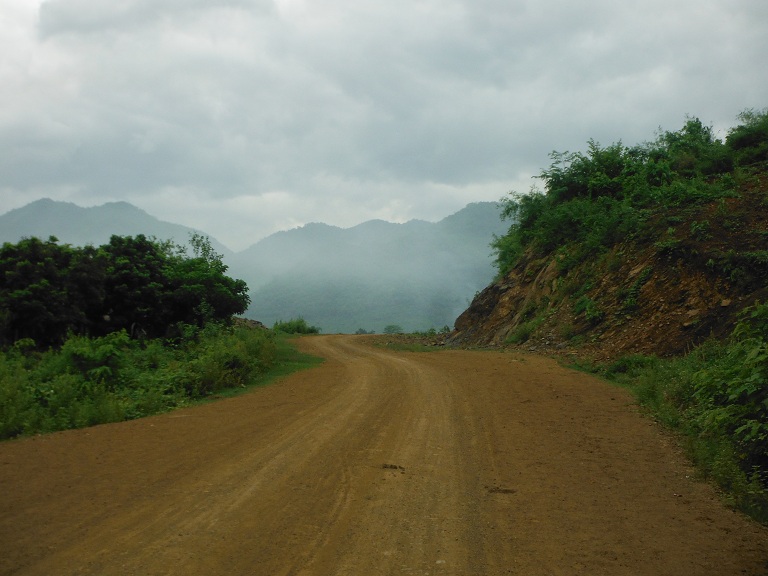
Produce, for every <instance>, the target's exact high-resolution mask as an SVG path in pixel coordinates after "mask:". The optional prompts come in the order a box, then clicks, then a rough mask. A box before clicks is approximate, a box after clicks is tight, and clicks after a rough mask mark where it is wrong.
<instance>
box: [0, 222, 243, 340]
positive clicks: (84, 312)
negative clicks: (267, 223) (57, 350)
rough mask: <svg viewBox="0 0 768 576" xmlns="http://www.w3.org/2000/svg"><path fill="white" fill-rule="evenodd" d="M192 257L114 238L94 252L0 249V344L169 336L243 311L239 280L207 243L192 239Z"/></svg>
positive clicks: (38, 246) (51, 246)
mask: <svg viewBox="0 0 768 576" xmlns="http://www.w3.org/2000/svg"><path fill="white" fill-rule="evenodd" d="M191 242H192V246H193V251H194V256H193V257H186V256H184V255H183V251H182V250H181V249H180V248H178V247H174V246H173V245H171V244H169V243H161V242H158V241H156V240H152V239H148V238H146V237H145V236H143V235H138V236H136V237H130V236H128V237H121V236H113V237H112V238H111V239H110V241H109V243H108V244H106V245H104V246H101V247H99V248H94V247H92V246H86V247H84V248H76V247H72V246H69V245H59V244H58V241H57V240H56V238H50V239H49V240H47V241H45V242H43V241H41V240H39V239H37V238H26V239H23V240H21V241H20V242H19V243H17V244H10V243H6V244H4V245H3V246H2V247H0V346H2V345H9V344H12V343H13V342H15V341H17V340H19V339H23V338H30V339H32V340H34V341H35V342H36V343H37V344H38V345H39V346H41V347H46V346H52V345H53V346H55V345H60V344H61V343H62V342H64V340H65V339H66V337H67V335H68V334H70V333H72V334H79V335H92V336H104V335H106V334H110V333H112V332H117V331H120V330H124V331H125V332H126V333H128V334H129V335H130V336H131V337H137V338H138V337H148V338H153V337H161V336H167V335H170V333H171V331H172V330H174V326H178V325H179V324H191V325H196V326H199V327H202V326H204V325H205V324H206V323H208V322H216V321H222V320H226V319H228V318H230V317H231V316H232V315H233V314H239V313H242V312H244V311H245V309H246V308H247V307H248V303H249V298H248V289H247V286H246V285H245V283H244V282H243V281H242V280H234V279H232V278H229V277H228V276H226V274H225V272H226V270H227V268H226V266H225V265H224V264H223V263H222V261H221V257H220V256H219V255H217V254H216V253H215V252H214V251H213V250H212V249H211V246H210V242H209V241H208V239H207V238H204V237H201V236H197V235H194V236H193V237H192V240H191Z"/></svg>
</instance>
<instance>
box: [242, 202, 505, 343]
mask: <svg viewBox="0 0 768 576" xmlns="http://www.w3.org/2000/svg"><path fill="white" fill-rule="evenodd" d="M505 231H506V225H505V224H504V223H503V222H502V221H501V219H500V218H499V211H498V207H497V205H496V204H495V203H493V202H483V203H476V204H470V205H469V206H467V207H465V208H464V209H462V210H461V211H459V212H457V213H456V214H453V215H451V216H448V217H447V218H445V219H443V220H441V221H439V222H436V223H432V222H425V221H422V220H412V221H410V222H406V223H404V224H394V223H390V222H384V221H381V220H371V221H368V222H364V223H362V224H359V225H358V226H354V227H352V228H347V229H342V228H337V227H334V226H328V225H326V224H318V223H313V224H308V225H306V226H303V227H301V228H297V229H294V230H289V231H285V232H278V233H276V234H273V235H272V236H269V237H267V238H265V239H264V240H262V241H260V242H259V243H257V244H255V245H254V246H252V247H250V248H248V249H246V250H244V251H243V252H240V253H237V254H235V255H233V257H232V258H231V259H230V260H228V262H229V263H230V272H231V273H232V275H233V276H235V277H238V278H243V279H244V280H245V281H246V282H247V283H248V285H249V287H251V289H252V292H251V307H250V309H249V311H248V313H247V315H248V316H249V317H251V318H255V319H257V320H260V321H262V322H264V323H266V324H268V325H271V324H272V323H274V322H275V321H277V320H289V319H291V318H295V317H299V316H300V317H303V318H304V319H305V320H306V321H307V322H308V323H310V324H313V325H316V326H319V327H320V328H321V329H322V330H323V332H326V333H334V332H347V333H348V332H355V331H357V330H358V329H363V330H367V331H375V332H381V331H382V330H383V329H384V327H385V326H387V325H390V324H397V325H399V326H401V327H402V328H403V329H404V330H406V331H412V330H427V329H429V328H436V329H440V328H442V327H443V326H449V327H451V326H453V321H454V320H455V319H456V316H458V314H459V313H460V312H461V311H462V310H464V309H465V308H466V307H467V305H468V304H469V301H470V300H471V298H472V297H473V296H474V294H475V293H476V292H477V291H478V290H480V289H482V288H483V287H484V286H486V285H487V284H488V282H489V281H490V280H491V279H492V278H493V275H494V269H493V266H492V260H491V248H490V242H491V240H492V239H493V236H494V234H502V233H504V232H505Z"/></svg>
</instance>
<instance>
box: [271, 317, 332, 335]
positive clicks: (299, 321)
mask: <svg viewBox="0 0 768 576" xmlns="http://www.w3.org/2000/svg"><path fill="white" fill-rule="evenodd" d="M272 329H273V330H274V331H275V332H283V333H284V334H319V333H320V328H318V327H317V326H310V325H309V324H307V321H306V320H304V318H292V319H290V320H288V321H287V322H286V321H283V320H278V321H277V322H275V324H274V326H273V327H272Z"/></svg>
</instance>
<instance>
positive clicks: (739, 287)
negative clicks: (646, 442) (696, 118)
mask: <svg viewBox="0 0 768 576" xmlns="http://www.w3.org/2000/svg"><path fill="white" fill-rule="evenodd" d="M759 118H762V123H763V125H765V124H766V121H765V118H766V117H765V116H762V117H759ZM692 123H693V121H689V123H688V124H687V125H686V128H684V129H683V130H682V131H680V132H678V133H667V134H666V135H665V137H666V139H667V141H665V142H661V143H658V142H657V143H655V144H654V145H653V146H650V145H649V146H648V147H647V148H646V149H644V150H643V151H642V153H640V152H638V149H637V148H635V149H627V148H623V147H621V145H618V146H616V145H615V146H614V147H609V148H605V149H601V148H599V147H598V146H596V145H595V146H594V148H591V150H590V154H589V155H587V156H584V155H570V156H569V157H568V158H567V160H568V162H567V163H562V162H561V163H560V164H557V163H556V164H553V167H551V168H550V170H548V171H545V172H544V173H543V175H542V177H543V178H544V179H545V182H546V184H547V193H546V194H543V193H539V194H538V196H537V197H536V195H535V194H534V200H531V201H529V200H528V199H523V200H522V202H521V201H520V198H519V197H518V199H516V200H515V201H514V202H515V204H512V201H510V205H511V206H512V209H511V210H509V208H508V212H509V214H508V215H511V216H513V217H516V218H518V219H519V220H518V222H519V223H518V224H516V225H513V226H512V228H511V230H510V236H508V237H506V238H502V239H501V241H500V242H498V243H497V248H498V249H499V251H500V262H501V263H502V265H503V259H504V256H505V254H504V250H505V249H507V250H508V252H513V254H512V256H511V257H509V261H510V262H511V263H510V265H509V267H508V270H507V271H505V273H504V274H503V275H501V276H500V278H499V279H497V281H495V282H494V283H493V284H491V285H490V286H488V287H487V288H486V289H485V290H483V291H482V292H480V293H479V294H478V295H477V296H476V297H475V299H474V301H473V302H472V303H471V305H470V307H469V308H468V309H467V310H466V311H465V312H464V313H463V314H462V315H461V316H460V317H459V318H458V319H457V321H456V323H455V327H456V331H455V333H454V334H453V336H452V340H453V342H455V343H461V344H465V345H481V346H487V345H505V344H517V345H523V346H525V347H526V348H533V349H537V350H542V351H544V350H552V351H556V350H562V351H568V350H571V351H574V350H578V351H579V352H580V353H581V354H585V355H588V356H591V357H593V358H595V359H610V358H616V357H619V356H622V355H626V354H629V353H637V352H640V353H646V354H656V355H660V356H667V355H676V354H680V353H684V352H685V351H687V350H689V349H691V348H692V347H693V346H695V345H697V344H699V343H701V342H702V341H704V340H705V339H707V338H708V337H710V336H715V337H717V338H722V337H724V336H726V335H727V334H729V333H730V332H731V330H732V329H733V327H734V325H735V323H736V320H737V318H738V316H739V314H740V313H741V311H742V310H743V309H744V308H745V307H747V306H751V305H753V304H754V303H755V301H758V300H759V301H765V299H766V296H768V172H767V171H766V163H765V160H764V159H761V158H760V157H759V155H758V162H755V161H754V160H755V155H754V154H752V155H745V154H744V153H743V152H742V155H741V156H739V152H740V151H743V150H744V149H745V147H739V146H738V142H737V139H736V138H734V137H732V135H733V134H734V133H736V131H734V132H732V134H731V135H730V136H729V140H727V141H726V142H725V143H720V142H719V141H717V140H715V139H713V138H712V137H711V133H710V134H706V133H705V134H701V133H699V134H693V135H692V134H691V133H692V132H694V129H695V128H698V129H700V130H701V128H702V126H701V125H700V124H698V125H696V126H691V124H692ZM704 132H706V129H704ZM686 138H688V140H689V141H688V142H685V139H686ZM694 139H696V140H698V142H695V143H691V142H690V141H691V140H694ZM681 141H683V142H682V144H681ZM765 141H766V139H765V137H764V135H763V139H759V138H758V139H757V140H756V141H755V140H752V141H751V147H750V151H751V150H753V149H754V148H755V147H760V146H762V150H763V152H762V154H765V152H764V150H765ZM670 142H671V143H670ZM590 145H591V146H592V145H593V143H590ZM697 147H698V148H697ZM717 154H719V156H718V157H716V158H715V159H714V160H713V158H712V157H713V156H716V155H717ZM608 156H611V157H608ZM553 157H555V158H556V160H558V161H559V160H561V157H558V156H557V155H553ZM744 158H747V159H748V161H745V160H743V159H744ZM612 161H613V162H614V165H611V162H612ZM686 163H687V164H686ZM713 166H714V167H713ZM658 171H662V172H665V176H664V179H663V180H662V181H661V182H659V183H658V184H657V185H653V183H652V180H653V177H654V176H653V173H654V172H658ZM638 181H640V182H641V183H642V185H638ZM649 181H651V184H649ZM596 182H597V183H599V184H595V183H596ZM580 184H583V187H582V188H579V185H580ZM600 186H603V188H600ZM638 187H639V188H640V189H639V191H638ZM536 202H538V203H539V204H536ZM526 203H527V205H526ZM521 205H522V208H521ZM601 205H602V206H601ZM531 214H533V215H534V216H535V217H534V218H531ZM553 214H554V215H553ZM558 214H559V215H558ZM596 214H597V215H596ZM526 218H528V220H526ZM628 221H632V222H631V223H630V224H628ZM532 222H533V224H532ZM547 226H548V227H549V228H547ZM601 226H603V227H604V228H605V229H604V230H603V229H601V228H600V227H601ZM558 234H559V235H560V236H557V235H558ZM510 237H511V239H510ZM596 237H597V238H598V240H595V238H596ZM505 242H506V243H507V245H513V248H511V249H508V247H507V246H505Z"/></svg>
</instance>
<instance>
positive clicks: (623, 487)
mask: <svg viewBox="0 0 768 576" xmlns="http://www.w3.org/2000/svg"><path fill="white" fill-rule="evenodd" d="M366 342H367V340H366V338H360V337H353V336H323V337H315V338H307V339H304V340H302V341H301V345H302V347H303V348H304V349H306V350H307V351H310V352H312V353H315V354H318V355H321V356H323V357H325V358H327V361H326V362H325V363H324V364H323V365H321V366H320V367H318V368H315V369H312V370H310V371H306V372H303V373H299V374H295V375H293V376H291V377H289V378H287V379H285V380H283V381H281V382H280V383H278V384H275V385H273V386H270V387H266V388H262V389H258V390H256V391H254V392H253V393H250V394H247V395H245V396H241V397H239V398H233V399H228V400H222V401H220V402H216V403H212V404H208V405H205V406H201V407H196V408H193V409H187V410H181V411H177V412H173V413H170V414H166V415H162V416H159V417H154V418H147V419H144V420H139V421H133V422H126V423H121V424H117V425H107V426H99V427H96V428H91V429H88V430H81V431H72V432H65V433H57V434H52V435H48V436H39V437H35V438H30V439H25V440H21V441H14V442H6V443H3V444H0V574H3V575H7V574H14V575H15V574H19V575H30V574H35V575H37V574H39V575H45V576H51V575H74V574H82V575H105V576H109V575H136V576H148V575H166V574H178V575H185V576H188V575H269V576H279V575H296V576H309V575H317V576H320V575H323V576H324V575H360V576H366V575H377V574H382V575H384V574H386V575H394V574H418V575H426V574H452V575H497V574H520V575H526V576H530V575H534V576H535V575H544V574H556V575H578V574H585V575H587V574H588V575H597V574H610V575H642V574H648V575H655V576H657V575H675V576H678V575H688V576H692V575H730V574H738V575H745V574H747V575H750V574H751V575H754V574H766V573H768V530H766V529H764V528H761V527H759V526H757V525H756V524H754V523H752V522H750V521H748V520H746V519H744V518H743V517H741V516H740V515H738V514H735V513H733V512H731V511H729V510H728V509H726V508H725V507H724V506H723V505H722V504H721V503H720V502H719V500H718V498H717V497H716V495H715V493H714V491H713V490H712V489H711V488H710V487H708V486H707V485H705V484H702V483H699V482H696V481H694V480H693V479H692V478H691V476H692V472H691V471H690V469H689V468H688V467H687V465H686V463H685V461H684V459H683V458H682V457H681V455H680V453H679V451H678V450H677V449H676V448H675V447H674V446H673V445H672V443H671V442H669V441H668V439H667V438H666V437H665V436H664V435H663V434H662V433H660V432H659V431H658V429H657V428H656V427H655V426H654V425H653V424H652V423H651V422H649V421H648V420H646V419H644V418H643V417H641V416H639V415H638V414H637V411H636V410H635V408H634V407H633V405H632V402H631V399H630V398H629V396H628V395H627V394H626V393H625V392H624V391H622V390H619V389H616V388H612V387H610V386H608V385H606V384H604V383H602V382H600V381H598V380H595V379H593V378H591V377H589V376H587V375H584V374H580V373H577V372H572V371H569V370H566V369H564V368H561V367H559V366H558V365H557V364H556V363H555V362H553V361H551V360H547V359H543V358H539V357H534V356H521V355H518V354H513V353H491V352H466V351H443V352H439V353H429V354H426V353H398V352H392V351H388V350H385V349H382V348H375V347H371V346H369V345H367V344H366Z"/></svg>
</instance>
